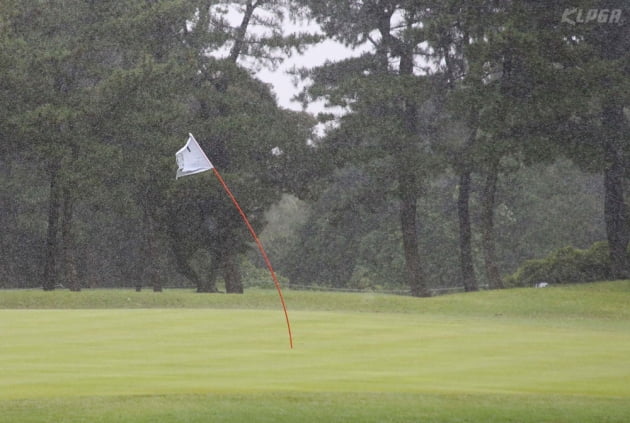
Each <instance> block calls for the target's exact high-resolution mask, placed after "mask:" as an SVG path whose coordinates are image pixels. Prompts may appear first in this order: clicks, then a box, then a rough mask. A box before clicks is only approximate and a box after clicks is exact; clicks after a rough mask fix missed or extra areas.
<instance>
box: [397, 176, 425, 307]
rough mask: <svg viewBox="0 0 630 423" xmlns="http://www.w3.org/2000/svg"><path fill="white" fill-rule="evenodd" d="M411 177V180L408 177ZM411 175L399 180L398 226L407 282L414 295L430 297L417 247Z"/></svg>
mask: <svg viewBox="0 0 630 423" xmlns="http://www.w3.org/2000/svg"><path fill="white" fill-rule="evenodd" d="M410 178H411V179H412V180H411V181H410V180H409V179H410ZM413 179H415V178H413V176H411V175H408V177H407V178H404V179H402V180H401V181H400V183H401V199H400V226H401V231H402V240H403V250H404V256H405V273H406V279H407V284H408V285H409V288H410V289H411V295H413V296H414V297H430V296H431V293H430V291H429V289H428V288H427V286H426V282H425V279H424V274H423V272H422V265H421V264H420V255H419V248H418V229H417V206H416V196H415V192H414V190H413V189H412V186H414V185H415V183H414V182H415V181H414V180H413Z"/></svg>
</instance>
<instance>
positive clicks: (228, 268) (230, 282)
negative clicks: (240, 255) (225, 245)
mask: <svg viewBox="0 0 630 423" xmlns="http://www.w3.org/2000/svg"><path fill="white" fill-rule="evenodd" d="M222 269H223V279H224V280H225V292H226V293H228V294H242V293H243V280H242V278H241V272H240V270H239V268H238V260H237V256H235V255H232V254H230V255H226V256H224V257H223V263H222Z"/></svg>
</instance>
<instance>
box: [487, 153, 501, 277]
mask: <svg viewBox="0 0 630 423" xmlns="http://www.w3.org/2000/svg"><path fill="white" fill-rule="evenodd" d="M498 176H499V166H498V162H495V163H493V164H492V165H491V166H490V169H488V173H487V175H486V181H485V184H484V187H483V192H482V196H481V197H482V198H481V202H482V204H481V241H482V248H483V258H484V264H485V269H486V277H487V278H488V283H489V285H490V289H502V288H504V287H505V286H504V285H503V280H502V279H501V275H500V274H499V268H498V267H497V259H496V251H495V240H494V201H495V194H496V190H497V180H498Z"/></svg>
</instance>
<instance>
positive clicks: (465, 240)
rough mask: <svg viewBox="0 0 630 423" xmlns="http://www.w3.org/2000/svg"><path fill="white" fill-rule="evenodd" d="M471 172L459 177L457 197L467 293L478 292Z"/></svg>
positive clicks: (461, 261) (461, 266)
mask: <svg viewBox="0 0 630 423" xmlns="http://www.w3.org/2000/svg"><path fill="white" fill-rule="evenodd" d="M470 173H471V172H470V170H469V169H465V170H463V171H462V172H461V173H460V175H459V194H458V197H457V216H458V217H459V263H460V271H461V276H462V283H463V284H464V289H465V290H466V292H470V291H478V290H479V287H478V286H477V278H476V277H475V268H474V266H473V257H472V231H471V228H470V210H469V202H470V185H471V177H470Z"/></svg>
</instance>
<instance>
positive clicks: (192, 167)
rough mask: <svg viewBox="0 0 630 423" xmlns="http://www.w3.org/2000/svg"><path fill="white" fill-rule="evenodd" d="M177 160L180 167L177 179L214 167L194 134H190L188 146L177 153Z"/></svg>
mask: <svg viewBox="0 0 630 423" xmlns="http://www.w3.org/2000/svg"><path fill="white" fill-rule="evenodd" d="M175 158H176V159H177V166H178V169H177V175H176V176H175V178H176V179H177V178H179V177H181V176H187V175H194V174H195V173H200V172H205V171H206V170H210V169H212V168H213V167H214V166H212V163H210V160H208V157H207V156H206V153H204V152H203V150H202V149H201V147H200V146H199V143H197V140H196V139H195V137H193V135H192V134H188V141H187V142H186V145H185V146H184V147H182V149H181V150H179V151H178V152H177V153H175Z"/></svg>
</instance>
